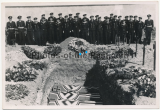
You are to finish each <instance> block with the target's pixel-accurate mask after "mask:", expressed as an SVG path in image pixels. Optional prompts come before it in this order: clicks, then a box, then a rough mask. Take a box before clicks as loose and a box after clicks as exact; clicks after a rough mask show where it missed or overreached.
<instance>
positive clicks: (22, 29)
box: [17, 16, 26, 45]
mask: <svg viewBox="0 0 160 110" xmlns="http://www.w3.org/2000/svg"><path fill="white" fill-rule="evenodd" d="M17 18H18V19H19V20H18V21H17V28H18V37H19V45H25V43H26V42H25V41H26V38H25V31H26V29H25V22H24V21H22V20H21V19H22V16H18V17H17Z"/></svg>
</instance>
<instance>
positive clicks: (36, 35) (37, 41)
mask: <svg viewBox="0 0 160 110" xmlns="http://www.w3.org/2000/svg"><path fill="white" fill-rule="evenodd" d="M33 30H34V38H35V44H36V45H39V46H40V40H41V39H40V23H39V22H38V21H37V18H36V17H35V18H34V22H33Z"/></svg>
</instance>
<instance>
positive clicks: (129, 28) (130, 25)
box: [128, 20, 135, 31]
mask: <svg viewBox="0 0 160 110" xmlns="http://www.w3.org/2000/svg"><path fill="white" fill-rule="evenodd" d="M128 31H135V25H134V21H131V20H130V21H128Z"/></svg>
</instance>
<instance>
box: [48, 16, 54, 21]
mask: <svg viewBox="0 0 160 110" xmlns="http://www.w3.org/2000/svg"><path fill="white" fill-rule="evenodd" d="M50 18H53V21H54V22H56V18H55V17H54V16H52V17H51V16H50V17H48V21H49V20H50Z"/></svg>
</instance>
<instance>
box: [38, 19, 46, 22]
mask: <svg viewBox="0 0 160 110" xmlns="http://www.w3.org/2000/svg"><path fill="white" fill-rule="evenodd" d="M45 21H46V22H47V21H48V20H47V19H45ZM40 22H42V19H40Z"/></svg>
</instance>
